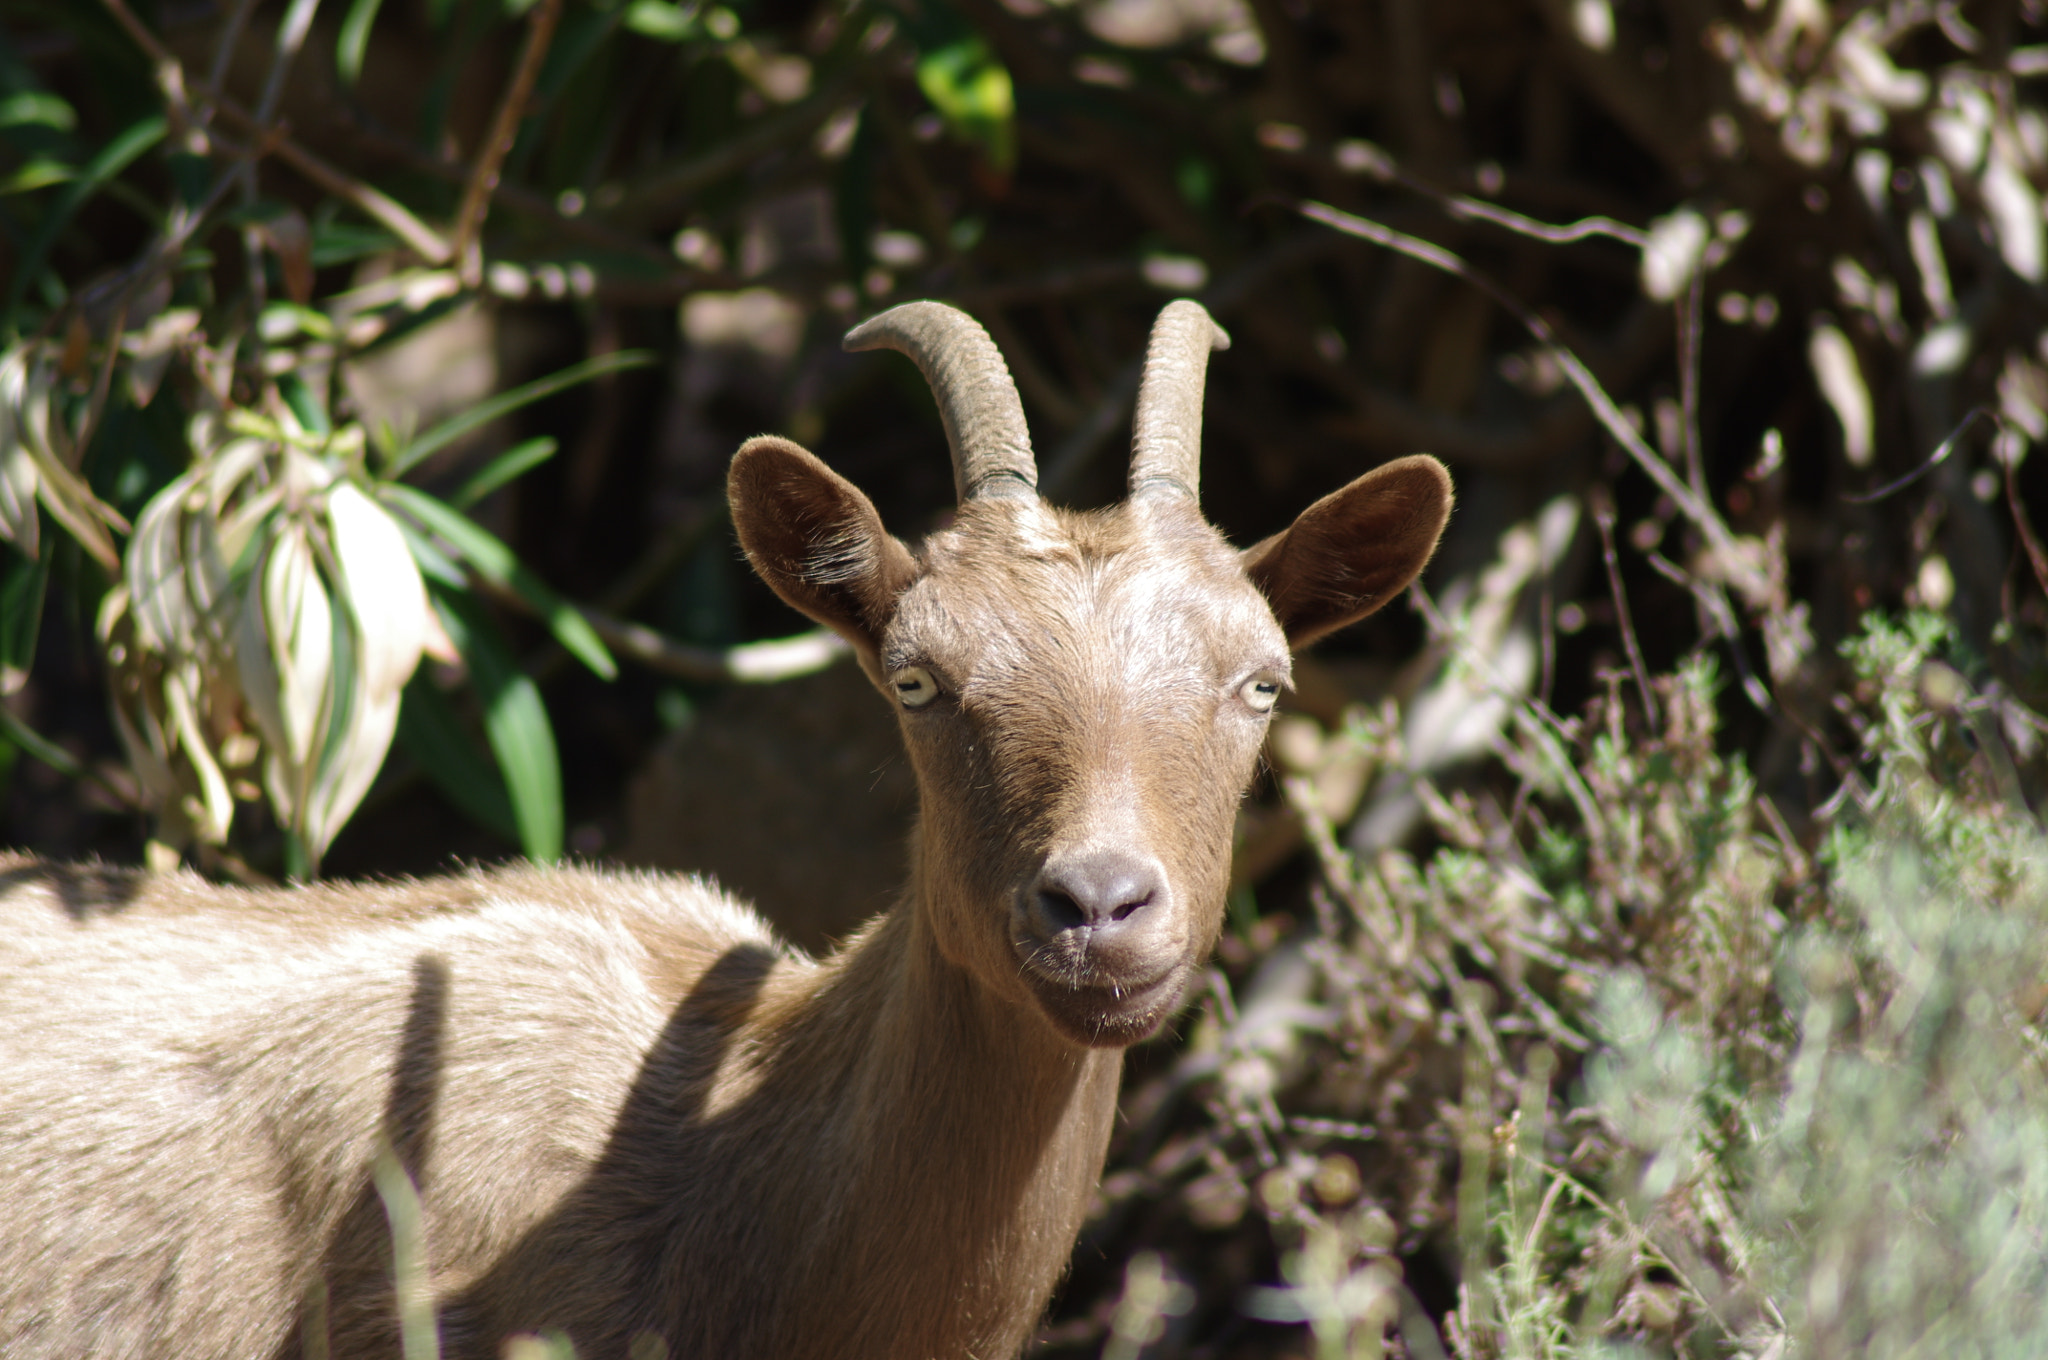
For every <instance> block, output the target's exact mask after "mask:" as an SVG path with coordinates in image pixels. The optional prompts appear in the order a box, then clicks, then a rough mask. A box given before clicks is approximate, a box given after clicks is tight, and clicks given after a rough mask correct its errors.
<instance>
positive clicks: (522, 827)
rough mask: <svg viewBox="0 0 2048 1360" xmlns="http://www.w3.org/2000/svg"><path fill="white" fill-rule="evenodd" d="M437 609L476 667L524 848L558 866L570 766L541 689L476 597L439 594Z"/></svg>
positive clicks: (472, 675) (473, 674)
mask: <svg viewBox="0 0 2048 1360" xmlns="http://www.w3.org/2000/svg"><path fill="white" fill-rule="evenodd" d="M434 604H435V606H436V608H437V610H438V611H439V613H440V615H441V623H442V626H443V627H445V628H446V629H447V630H448V636H449V637H450V638H451V639H452V640H453V641H454V643H455V646H456V649H457V650H458V651H460V652H461V653H462V657H463V660H465V661H467V662H468V663H469V682H470V684H471V685H472V686H474V687H475V689H476V694H477V699H478V700H479V701H480V702H481V703H482V704H483V713H484V739H485V740H486V741H488V742H489V743H490V745H491V754H492V755H493V756H495V757H496V758H497V761H498V770H499V772H500V773H501V774H503V775H504V777H505V792H506V794H507V795H508V796H509V798H510V800H511V804H512V821H513V824H514V825H515V826H516V827H517V828H518V831H519V844H520V848H521V849H523V850H524V851H525V852H526V857H527V858H528V859H530V860H532V861H534V863H536V864H552V863H554V862H555V861H557V860H559V859H561V857H562V764H561V759H560V757H559V756H558V755H557V754H556V750H555V732H554V728H553V727H552V726H550V725H549V723H548V711H547V707H546V705H544V704H543V703H542V702H541V698H540V687H539V686H537V685H535V684H534V683H533V680H532V678H531V677H529V676H528V675H526V674H525V673H524V672H523V671H521V670H520V669H519V666H518V664H517V663H516V662H515V661H514V660H513V659H512V650H511V648H509V647H508V646H506V644H505V639H504V638H503V637H501V636H500V635H499V633H498V630H497V628H496V627H494V626H493V625H492V623H491V621H490V619H489V618H487V617H486V616H485V614H484V611H483V609H482V607H481V606H480V605H479V604H478V603H477V601H476V599H475V597H474V596H471V595H468V594H466V593H459V592H454V591H443V590H437V591H435V592H434Z"/></svg>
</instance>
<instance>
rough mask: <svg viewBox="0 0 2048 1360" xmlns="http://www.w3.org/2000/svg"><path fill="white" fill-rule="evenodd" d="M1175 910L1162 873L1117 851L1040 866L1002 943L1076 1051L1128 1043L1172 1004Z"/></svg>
mask: <svg viewBox="0 0 2048 1360" xmlns="http://www.w3.org/2000/svg"><path fill="white" fill-rule="evenodd" d="M1180 906H1181V903H1180V902H1179V901H1178V900H1177V898H1176V894H1175V892H1174V889H1173V886H1172V884H1171V883H1170V882H1169V880H1168V878H1167V874H1166V869H1165V866H1164V865H1162V864H1161V863H1160V862H1159V860H1157V859H1156V858H1154V857H1152V856H1150V855H1146V854H1141V853H1138V852H1136V851H1132V850H1128V849H1124V848H1121V847H1098V848H1093V849H1085V850H1079V851H1073V852H1068V853H1056V854H1054V855H1052V856H1050V857H1048V858H1047V860H1046V862H1045V864H1044V866H1043V867H1042V868H1041V869H1040V870H1039V872H1038V873H1037V875H1036V876H1035V877H1033V878H1032V879H1031V880H1029V881H1028V882H1027V883H1026V884H1025V886H1024V888H1023V890H1022V891H1021V892H1019V893H1018V895H1017V899H1016V901H1015V903H1014V905H1013V906H1012V909H1011V919H1010V926H1011V929H1010V939H1011V943H1012V945H1013V946H1014V947H1015V949H1016V951H1017V959H1018V962H1019V964H1021V965H1022V969H1023V974H1024V977H1025V979H1026V981H1027V982H1029V983H1030V985H1031V988H1032V991H1033V993H1034V994H1035V995H1036V996H1037V998H1038V1000H1039V1003H1040V1005H1041V1006H1043V1007H1044V1008H1045V1010H1046V1012H1047V1014H1048V1015H1049V1016H1050V1017H1051V1018H1052V1020H1053V1022H1054V1023H1055V1024H1056V1025H1058V1026H1059V1027H1060V1028H1061V1029H1062V1030H1064V1031H1066V1032H1067V1034H1068V1035H1069V1036H1070V1037H1072V1038H1075V1039H1077V1040H1080V1041H1081V1042H1083V1043H1087V1044H1091V1045H1097V1046H1115V1045H1123V1044H1129V1043H1134V1042H1136V1041H1137V1040H1139V1039H1142V1038H1144V1037H1145V1036H1146V1035H1147V1034H1150V1033H1151V1032H1152V1031H1153V1030H1154V1029H1155V1028H1157V1027H1158V1025H1159V1022H1160V1021H1161V1020H1163V1019H1164V1018H1165V1017H1166V1015H1167V1013H1168V1012H1169V1011H1171V1010H1172V1008H1173V1007H1174V1005H1175V1004H1176V1003H1177V1002H1178V1001H1179V999H1180V993H1181V989H1182V987H1183V986H1184V985H1185V983H1186V978H1187V972H1188V963H1189V961H1188V957H1187V934H1188V932H1187V931H1186V929H1185V926H1184V922H1183V921H1182V920H1181V917H1182V912H1181V911H1180V910H1179V908H1180Z"/></svg>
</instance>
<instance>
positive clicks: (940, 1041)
mask: <svg viewBox="0 0 2048 1360" xmlns="http://www.w3.org/2000/svg"><path fill="white" fill-rule="evenodd" d="M928 884H929V880H926V883H925V884H922V885H920V886H921V887H926V886H928ZM935 906H936V904H935V903H934V902H933V901H931V900H930V899H928V898H913V899H912V900H910V901H906V902H903V903H901V904H899V905H898V907H897V908H896V909H895V910H894V911H893V912H891V913H890V914H889V916H888V917H886V918H885V919H884V920H883V921H882V922H880V923H879V924H878V925H877V926H875V927H874V928H873V929H872V930H871V931H870V932H869V933H868V934H866V935H865V936H863V937H862V938H861V939H859V940H858V941H856V942H855V943H854V944H852V945H850V946H849V948H848V950H847V951H846V953H845V954H843V955H842V956H841V957H840V958H838V959H836V960H834V961H833V963H832V964H831V965H829V968H830V973H831V976H830V977H829V980H827V981H826V982H825V984H824V986H823V987H821V988H820V989H819V991H818V993H816V994H815V995H814V996H813V997H811V998H810V999H809V1003H808V1004H807V1005H806V1006H805V1009H806V1011H807V1012H808V1014H807V1016H806V1019H807V1020H808V1021H809V1025H806V1026H805V1028H810V1027H811V1026H815V1027H816V1030H815V1036H814V1037H815V1039H816V1040H817V1041H819V1046H818V1047H816V1048H813V1049H812V1055H813V1056H814V1057H816V1058H820V1059H824V1060H826V1061H834V1060H837V1059H843V1060H844V1062H845V1064H846V1065H845V1067H844V1068H843V1069H841V1070H843V1071H844V1072H845V1078H844V1084H843V1086H842V1087H841V1102H842V1103H841V1105H840V1107H839V1110H838V1112H837V1114H836V1117H834V1118H833V1119H832V1120H830V1121H829V1125H828V1127H826V1128H822V1129H820V1135H821V1137H823V1138H825V1139H827V1140H832V1141H838V1140H841V1139H843V1140H844V1141H843V1142H839V1145H838V1146H836V1147H826V1148H821V1149H820V1151H821V1153H822V1154H823V1160H824V1161H825V1162H827V1163H837V1164H838V1166H839V1168H840V1169H841V1174H839V1175H838V1176H836V1177H835V1178H834V1179H833V1181H832V1183H831V1184H829V1185H821V1186H818V1187H816V1188H817V1189H819V1190H822V1191H823V1192H824V1202H823V1203H817V1204H815V1211H816V1213H817V1217H816V1218H815V1219H814V1221H815V1222H817V1223H818V1225H819V1227H820V1228H821V1229H822V1231H820V1232H818V1233H817V1234H816V1235H815V1236H814V1237H813V1238H812V1239H811V1243H810V1244H809V1246H810V1249H809V1250H807V1251H806V1252H805V1253H804V1260H803V1263H802V1265H801V1267H800V1272H801V1277H802V1278H801V1279H800V1286H799V1287H800V1288H801V1289H802V1290H803V1292H804V1293H805V1294H806V1296H807V1305H806V1309H805V1311H807V1312H808V1311H810V1304H811V1303H812V1302H814V1303H815V1304H816V1306H817V1307H819V1308H822V1309H824V1310H826V1312H825V1313H824V1314H821V1316H833V1317H835V1318H837V1319H839V1320H841V1322H842V1325H843V1321H844V1320H845V1319H849V1318H857V1319H859V1320H860V1326H859V1328H858V1331H859V1333H860V1334H859V1336H858V1338H857V1340H856V1341H855V1342H854V1344H852V1345H850V1346H849V1347H848V1348H847V1350H846V1353H847V1354H849V1355H853V1354H867V1353H874V1354H878V1355H879V1354H887V1355H896V1356H909V1355H913V1354H916V1355H949V1354H965V1353H969V1352H970V1351H971V1352H972V1353H974V1354H983V1355H985V1354H1007V1353H1013V1352H1014V1351H1015V1350H1016V1349H1017V1348H1018V1347H1019V1346H1020V1345H1021V1344H1022V1342H1023V1341H1024V1339H1025V1338H1026V1336H1028V1334H1029V1329H1030V1328H1031V1327H1032V1326H1033V1325H1034V1324H1035V1323H1036V1321H1037V1314H1038V1311H1039V1310H1040V1309H1041V1308H1042V1307H1043V1306H1044V1300H1045V1297H1046V1295H1047V1294H1048V1293H1049V1292H1050V1290H1051V1288H1052V1286H1053V1284H1054V1283H1055V1282H1056V1281H1057V1279H1058V1277H1059V1274H1060V1271H1061V1270H1062V1268H1063V1267H1064V1265H1065V1263H1066V1259H1067V1255H1068V1253H1069V1251H1070V1250H1071V1247H1072V1243H1073V1241H1074V1236H1075V1234H1076V1232H1077V1231H1078V1230H1079V1228H1080V1224H1081V1220H1082V1218H1083V1216H1084V1215H1085V1214H1086V1212H1087V1207H1088V1203H1089V1198H1090V1195H1091V1193H1092V1191H1093V1189H1094V1186H1095V1183H1096V1180H1097V1178H1098V1177H1099V1176H1100V1174H1101V1170H1102V1158H1103V1152H1104V1149H1105V1146H1106V1144H1107V1140H1108V1137H1109V1130H1110V1125H1111V1122H1112V1120H1113V1118H1114V1116H1115V1112H1116V1096H1117V1081H1118V1077H1119V1074H1120V1072H1121V1068H1122V1055H1121V1053H1120V1052H1118V1051H1116V1050H1106V1051H1105V1050H1097V1049H1084V1048H1079V1047H1076V1046H1075V1045H1073V1044H1071V1043H1069V1042H1067V1041H1066V1040H1064V1039H1063V1038H1061V1037H1060V1036H1059V1035H1058V1034H1057V1033H1056V1032H1055V1031H1054V1030H1053V1029H1052V1027H1051V1025H1050V1024H1049V1023H1047V1022H1046V1020H1045V1019H1044V1018H1043V1017H1042V1016H1041V1015H1040V1014H1039V1013H1038V1012H1037V1011H1036V1010H1035V1009H1033V1008H1031V1007H1030V1006H1029V1005H1028V1003H1022V1004H1020V1003H1018V1002H1013V1001H1011V1000H1008V999H1006V998H1003V997H1001V996H998V995H996V994H994V993H993V992H992V991H991V990H990V989H989V988H987V987H986V986H984V985H982V984H981V983H980V982H978V981H977V980H976V979H975V978H973V977H972V976H970V975H969V974H968V973H967V972H965V971H964V970H963V969H961V968H959V967H958V966H956V965H955V964H954V963H952V962H951V961H949V960H948V959H947V958H946V957H945V956H944V955H943V954H942V952H941V951H940V950H939V948H938V946H937V944H936V942H935V941H934V939H933V936H932V931H931V928H930V923H929V920H928V919H927V916H926V913H927V912H929V911H931V910H934V909H935ZM935 1285H940V1286H942V1287H939V1288H936V1289H935V1288H934V1286H935ZM920 1297H921V1298H924V1299H927V1300H931V1299H940V1298H944V1299H949V1300H953V1301H955V1302H954V1304H953V1305H952V1306H951V1307H948V1308H945V1309H940V1310H932V1315H928V1316H920V1317H909V1316H906V1315H902V1314H900V1313H896V1312H892V1311H890V1309H889V1306H888V1303H887V1302H886V1301H889V1300H894V1299H911V1298H920ZM835 1330H837V1328H836V1327H835Z"/></svg>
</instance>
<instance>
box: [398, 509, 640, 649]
mask: <svg viewBox="0 0 2048 1360" xmlns="http://www.w3.org/2000/svg"><path fill="white" fill-rule="evenodd" d="M384 494H385V495H386V496H387V497H389V498H390V500H391V502H392V503H393V504H394V505H396V506H397V507H398V508H399V509H400V510H403V511H404V512H405V513H406V514H408V515H410V516H412V518H413V520H414V521H415V522H416V523H417V524H418V525H419V526H420V527H421V528H423V529H425V530H427V531H428V532H429V533H431V534H433V535H435V536H436V537H438V538H439V539H441V541H442V542H444V543H446V544H447V545H448V546H449V547H450V548H452V549H453V550H454V551H455V555H456V556H458V557H460V558H461V559H462V560H463V561H465V562H467V563H469V565H470V566H471V567H473V568H474V569H475V570H476V573H477V574H478V575H479V576H481V577H483V578H484V579H485V580H487V581H489V582H491V583H492V584H493V585H496V586H501V587H503V588H505V589H507V590H510V591H512V592H513V593H514V594H516V595H518V596H519V597H520V598H521V599H523V600H525V601H526V603H527V604H528V605H530V606H532V608H533V611H534V613H536V614H538V615H539V616H540V617H541V619H542V621H543V622H545V623H546V624H547V626H548V630H549V631H550V632H552V633H553V634H554V635H555V641H557V642H559V643H561V644H562V646H563V647H564V648H565V649H566V650H567V651H568V652H569V653H570V655H572V656H574V657H575V658H576V659H577V660H578V661H581V662H582V663H583V664H584V665H586V666H588V667H589V668H590V669H591V670H592V671H593V672H594V673H596V674H597V675H598V676H600V677H602V678H603V679H606V680H610V679H611V678H613V677H614V676H616V675H617V674H618V673H619V667H618V663H616V662H614V661H613V660H612V654H611V653H610V652H609V651H607V650H606V649H605V645H604V643H603V642H602V641H600V640H599V639H598V636H597V633H596V632H595V631H594V630H593V629H592V628H591V626H590V624H589V623H588V622H586V621H585V620H584V618H583V616H582V615H581V614H579V613H577V612H576V607H575V606H574V605H572V604H570V603H569V602H568V601H567V600H565V599H563V598H562V597H561V596H560V595H557V594H556V593H555V592H554V589H553V588H552V587H551V586H549V585H548V584H547V582H545V581H543V580H541V579H540V577H538V576H536V575H534V574H533V572H532V571H530V570H529V569H528V568H527V567H526V566H525V565H523V564H522V563H521V562H520V561H519V559H518V558H517V557H516V556H514V555H513V552H512V550H511V549H510V548H508V547H506V546H505V544H504V543H503V542H502V541H501V540H500V539H499V538H498V537H497V536H496V535H495V534H492V533H491V532H490V531H489V530H487V529H484V528H482V527H481V526H479V525H478V524H477V523H476V521H474V520H472V519H470V518H469V517H468V516H467V515H464V514H462V513H461V512H460V511H458V510H454V509H451V508H450V507H449V506H447V505H446V504H444V503H442V502H441V501H438V500H436V499H434V498H433V497H432V496H429V495H428V494H427V493H426V492H424V491H421V490H419V489H418V488H417V487H410V486H403V485H396V484H393V485H387V486H386V487H385V488H384Z"/></svg>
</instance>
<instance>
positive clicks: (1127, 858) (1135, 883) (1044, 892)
mask: <svg viewBox="0 0 2048 1360" xmlns="http://www.w3.org/2000/svg"><path fill="white" fill-rule="evenodd" d="M1164 892H1165V874H1164V872H1163V871H1162V870H1161V869H1160V867H1159V864H1158V861H1156V860H1153V859H1151V858H1150V857H1149V856H1140V855H1134V854H1131V853H1130V852H1128V851H1123V850H1097V851H1093V852H1089V853H1083V854H1078V855H1072V856H1056V857H1055V858H1054V859H1053V860H1051V861H1050V862H1048V863H1047V864H1046V866H1045V869H1044V871H1043V872H1041V873H1040V875H1039V878H1038V883H1037V886H1036V888H1035V890H1034V891H1033V894H1032V897H1031V899H1030V900H1031V904H1032V907H1031V915H1032V917H1033V921H1032V926H1033V928H1034V930H1035V931H1036V933H1038V934H1039V935H1040V936H1041V937H1042V938H1050V937H1051V936H1053V935H1056V934H1060V933H1062V932H1065V931H1070V930H1078V929H1080V928H1082V927H1088V928H1090V929H1093V930H1097V931H1102V930H1108V929H1111V928H1113V927H1116V926H1119V925H1122V924H1123V923H1125V922H1128V921H1130V920H1131V919H1132V918H1134V917H1136V916H1138V915H1139V914H1141V913H1142V912H1144V911H1145V910H1146V908H1148V907H1150V906H1152V905H1153V904H1154V903H1156V902H1158V901H1159V900H1160V899H1161V898H1162V896H1163V894H1164Z"/></svg>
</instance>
